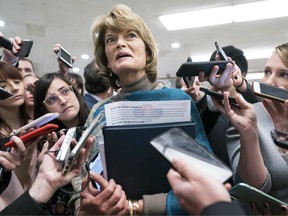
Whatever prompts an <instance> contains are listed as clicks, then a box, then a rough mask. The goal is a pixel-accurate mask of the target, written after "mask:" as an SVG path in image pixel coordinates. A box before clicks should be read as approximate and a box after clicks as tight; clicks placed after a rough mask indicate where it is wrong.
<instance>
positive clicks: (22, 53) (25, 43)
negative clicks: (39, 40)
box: [15, 39, 33, 57]
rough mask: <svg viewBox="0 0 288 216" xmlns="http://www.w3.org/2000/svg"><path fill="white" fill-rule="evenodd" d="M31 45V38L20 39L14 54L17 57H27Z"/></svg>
mask: <svg viewBox="0 0 288 216" xmlns="http://www.w3.org/2000/svg"><path fill="white" fill-rule="evenodd" d="M32 46H33V40H30V39H23V40H21V44H20V50H19V51H18V52H17V53H16V54H15V55H16V56H19V57H28V56H29V54H30V51H31V49H32Z"/></svg>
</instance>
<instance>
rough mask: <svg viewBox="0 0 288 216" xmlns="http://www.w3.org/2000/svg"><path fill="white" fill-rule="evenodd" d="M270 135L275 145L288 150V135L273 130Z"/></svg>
mask: <svg viewBox="0 0 288 216" xmlns="http://www.w3.org/2000/svg"><path fill="white" fill-rule="evenodd" d="M270 133H271V137H272V139H273V141H274V143H275V144H276V145H277V146H279V147H281V148H285V149H288V133H286V132H283V131H278V130H275V129H274V130H271V131H270Z"/></svg>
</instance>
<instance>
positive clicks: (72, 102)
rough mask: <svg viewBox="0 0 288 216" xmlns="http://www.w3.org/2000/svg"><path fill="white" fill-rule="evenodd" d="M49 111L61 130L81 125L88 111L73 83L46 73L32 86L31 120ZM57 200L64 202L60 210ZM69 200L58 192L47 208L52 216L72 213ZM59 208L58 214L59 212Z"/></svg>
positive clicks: (72, 207)
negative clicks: (53, 114) (55, 115)
mask: <svg viewBox="0 0 288 216" xmlns="http://www.w3.org/2000/svg"><path fill="white" fill-rule="evenodd" d="M51 112H57V113H59V117H58V118H57V119H54V120H53V121H51V123H54V124H57V125H58V126H59V129H60V130H61V129H69V128H72V127H76V126H83V125H84V123H85V121H86V119H87V116H88V114H89V109H88V107H87V105H86V103H85V102H84V100H83V98H82V96H81V95H80V94H79V92H78V91H77V89H75V87H74V86H73V85H72V83H71V82H70V81H69V80H68V79H67V78H66V77H65V76H63V75H62V74H60V73H47V74H45V75H44V76H42V77H41V78H40V79H39V81H37V83H36V84H35V89H34V118H38V117H40V116H42V115H44V114H46V113H51ZM64 189H65V190H77V189H76V188H73V187H72V185H71V184H69V185H67V186H65V188H64ZM59 197H61V199H62V200H61V203H62V204H63V203H64V208H62V207H63V206H62V207H61V208H57V205H58V203H59ZM71 199H74V196H71V195H69V194H65V192H62V191H60V190H58V192H56V194H55V195H54V196H53V197H52V199H51V201H50V205H49V206H48V208H49V210H50V212H51V213H52V214H61V215H65V214H66V215H68V214H71V213H72V212H73V211H74V206H68V202H69V200H71ZM71 203H73V202H71ZM60 209H61V212H59V211H60ZM63 209H64V212H63V211H62V210H63Z"/></svg>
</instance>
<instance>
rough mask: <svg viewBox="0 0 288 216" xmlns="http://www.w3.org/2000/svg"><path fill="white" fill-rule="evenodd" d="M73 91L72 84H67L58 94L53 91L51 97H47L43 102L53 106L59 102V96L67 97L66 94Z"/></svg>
mask: <svg viewBox="0 0 288 216" xmlns="http://www.w3.org/2000/svg"><path fill="white" fill-rule="evenodd" d="M71 92H73V88H72V87H71V86H65V87H63V88H62V89H60V90H59V93H58V94H56V93H53V94H52V95H51V96H50V97H48V98H46V99H45V100H44V101H43V104H45V105H47V106H49V107H52V106H54V105H55V104H56V103H57V102H59V96H62V97H66V96H69V95H70V93H71Z"/></svg>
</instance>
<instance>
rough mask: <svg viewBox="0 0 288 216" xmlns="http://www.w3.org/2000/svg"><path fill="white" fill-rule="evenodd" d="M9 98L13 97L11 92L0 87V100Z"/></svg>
mask: <svg viewBox="0 0 288 216" xmlns="http://www.w3.org/2000/svg"><path fill="white" fill-rule="evenodd" d="M11 96H13V94H12V93H11V92H9V91H6V90H5V89H3V88H1V87H0V100H5V99H7V98H9V97H11Z"/></svg>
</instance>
